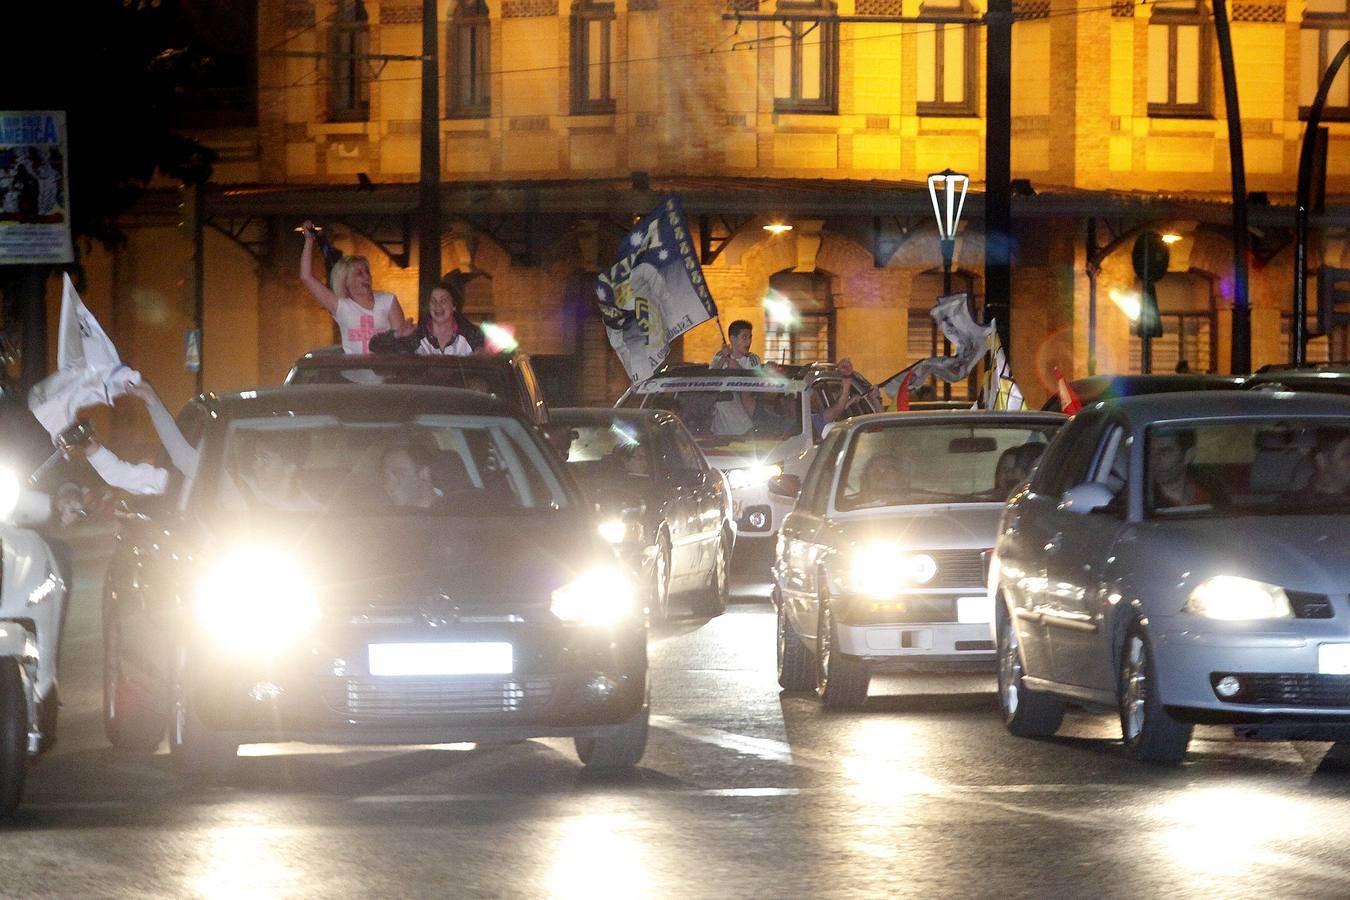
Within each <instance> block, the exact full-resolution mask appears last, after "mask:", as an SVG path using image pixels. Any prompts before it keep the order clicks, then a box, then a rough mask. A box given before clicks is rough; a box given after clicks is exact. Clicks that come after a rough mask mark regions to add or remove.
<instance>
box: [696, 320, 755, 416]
mask: <svg viewBox="0 0 1350 900" xmlns="http://www.w3.org/2000/svg"><path fill="white" fill-rule="evenodd" d="M753 334H754V326H753V325H751V324H750V323H749V322H747V321H746V320H745V319H737V320H736V321H734V322H732V323H731V327H730V328H728V329H727V337H728V340H729V341H730V343H728V344H723V345H722V349H721V350H719V351H717V354H716V355H715V356H714V357H713V358H712V362H710V363H709V364H708V368H710V369H758V368H760V367H761V366H762V365H763V363H762V362H761V361H760V358H759V357H758V356H756V355H755V354H753V353H751V352H750V339H751V337H752V336H753ZM758 405H759V404H758V402H757V398H756V397H755V395H754V394H752V393H749V392H744V393H740V394H737V395H736V396H735V397H732V398H730V399H727V400H719V401H717V406H716V407H715V408H714V410H713V433H714V434H724V435H737V434H745V433H746V432H747V431H749V430H750V429H751V428H753V427H754V425H755V413H756V412H757V410H758Z"/></svg>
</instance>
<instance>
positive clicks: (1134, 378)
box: [1072, 372, 1249, 403]
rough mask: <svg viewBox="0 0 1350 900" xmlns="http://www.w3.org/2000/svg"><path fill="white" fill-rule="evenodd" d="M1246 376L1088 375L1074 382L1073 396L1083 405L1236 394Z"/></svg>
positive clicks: (1210, 374)
mask: <svg viewBox="0 0 1350 900" xmlns="http://www.w3.org/2000/svg"><path fill="white" fill-rule="evenodd" d="M1248 377H1249V376H1246V375H1216V374H1212V373H1205V372H1190V373H1181V374H1176V375H1173V374H1156V375H1131V374H1125V375H1088V376H1086V377H1084V378H1076V379H1074V381H1073V383H1072V386H1073V389H1074V393H1076V394H1077V395H1078V398H1079V399H1080V400H1082V401H1083V402H1084V403H1087V402H1088V401H1089V400H1102V399H1105V398H1107V397H1131V396H1134V395H1136V394H1164V393H1171V392H1175V391H1202V390H1209V391H1212V390H1238V389H1239V388H1242V387H1244V386H1245V385H1246V383H1247V378H1248Z"/></svg>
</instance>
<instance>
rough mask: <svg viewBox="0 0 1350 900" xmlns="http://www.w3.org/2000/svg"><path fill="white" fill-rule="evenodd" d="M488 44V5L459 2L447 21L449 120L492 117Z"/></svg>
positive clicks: (467, 0)
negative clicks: (448, 34)
mask: <svg viewBox="0 0 1350 900" xmlns="http://www.w3.org/2000/svg"><path fill="white" fill-rule="evenodd" d="M491 40H492V38H491V31H490V23H489V21H488V9H487V4H486V3H484V2H483V0H460V2H459V4H458V5H457V6H456V7H455V15H454V18H453V19H451V21H450V41H449V44H450V85H449V97H448V99H449V109H448V110H447V112H448V113H449V115H450V116H452V117H455V118H464V119H480V118H485V117H486V116H488V115H489V114H490V113H491V111H492V88H491V74H492V72H491V58H492V53H491V50H492V44H491Z"/></svg>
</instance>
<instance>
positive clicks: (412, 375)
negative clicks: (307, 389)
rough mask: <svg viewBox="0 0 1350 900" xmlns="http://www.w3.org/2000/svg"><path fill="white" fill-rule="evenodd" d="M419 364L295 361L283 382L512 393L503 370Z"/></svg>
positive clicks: (505, 396)
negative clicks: (409, 386)
mask: <svg viewBox="0 0 1350 900" xmlns="http://www.w3.org/2000/svg"><path fill="white" fill-rule="evenodd" d="M434 359H436V361H435V362H426V363H419V362H417V361H416V359H415V358H413V359H411V360H410V359H409V358H407V357H399V358H398V363H397V364H396V365H377V364H371V365H359V364H358V365H351V366H336V365H302V364H297V365H296V367H295V369H293V370H292V371H291V374H290V375H289V376H288V377H287V379H286V383H287V384H421V385H427V386H429V387H453V388H463V389H464V390H468V391H476V392H477V393H480V394H491V395H492V396H494V397H499V398H503V399H508V400H509V399H510V398H511V397H512V396H513V394H512V391H511V384H510V381H509V379H508V378H507V372H506V371H505V370H502V371H496V372H494V371H491V370H489V369H483V368H478V369H475V370H473V371H466V370H465V367H464V366H462V365H459V364H458V363H457V362H454V361H450V362H446V361H444V360H442V359H440V358H434Z"/></svg>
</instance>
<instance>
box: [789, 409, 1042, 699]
mask: <svg viewBox="0 0 1350 900" xmlns="http://www.w3.org/2000/svg"><path fill="white" fill-rule="evenodd" d="M1064 421H1065V420H1064V417H1063V416H1060V415H1059V414H1057V413H1015V412H1014V413H993V412H971V411H962V412H931V413H889V414H879V415H867V416H859V417H857V418H853V419H849V420H847V421H846V422H844V423H841V424H840V425H837V426H835V427H834V428H832V429H831V430H830V431H829V433H828V434H827V435H826V437H825V440H824V442H823V443H822V444H821V445H820V447H819V452H818V453H817V454H816V457H815V459H814V461H813V462H812V464H811V467H810V468H809V469H808V470H807V473H806V478H805V480H804V481H801V482H798V481H797V476H795V475H792V474H783V475H780V476H778V477H777V478H775V479H773V480H771V481H770V483H769V489H770V490H771V491H774V492H776V493H778V494H780V495H792V496H796V497H797V504H796V506H795V507H794V508H793V510H792V512H791V513H790V514H789V515H788V516H787V518H786V519H785V520H784V521H783V527H782V530H781V532H780V534H779V537H778V546H777V555H776V558H775V560H774V565H773V576H774V591H773V600H774V605H775V606H776V607H777V612H778V639H777V643H778V683H779V685H781V686H782V687H783V688H785V689H786V690H789V691H811V690H814V691H815V692H816V694H817V696H819V697H820V699H821V701H822V702H823V703H824V704H825V706H827V707H831V708H843V709H847V708H854V707H858V706H861V705H862V703H863V701H864V700H865V699H866V698H867V688H868V684H869V682H870V680H871V676H872V673H873V672H876V671H888V672H893V671H905V670H911V669H918V670H972V669H974V670H986V671H992V670H993V668H994V661H995V657H994V643H993V641H991V640H990V639H989V622H990V620H991V619H992V617H993V605H992V603H991V602H990V600H989V598H988V595H987V594H986V592H985V562H986V560H987V558H988V555H989V553H990V552H991V550H992V548H993V546H994V539H995V536H996V534H997V527H998V517H999V514H1000V513H1001V512H1002V510H1003V505H1004V503H1005V501H1006V499H1007V497H1008V494H1009V493H1010V491H1011V490H1013V489H1014V488H1015V487H1016V486H1017V485H1018V484H1019V483H1020V482H1021V481H1022V480H1023V479H1024V478H1025V477H1026V475H1027V472H1028V470H1029V468H1030V467H1031V466H1032V465H1033V464H1034V461H1035V459H1036V457H1038V456H1039V455H1040V452H1041V451H1042V450H1044V449H1045V447H1046V446H1047V443H1048V440H1049V438H1050V437H1051V435H1053V434H1054V433H1055V431H1056V430H1057V429H1058V428H1059V427H1060V425H1061V424H1062V423H1063V422H1064Z"/></svg>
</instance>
